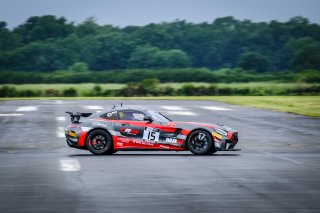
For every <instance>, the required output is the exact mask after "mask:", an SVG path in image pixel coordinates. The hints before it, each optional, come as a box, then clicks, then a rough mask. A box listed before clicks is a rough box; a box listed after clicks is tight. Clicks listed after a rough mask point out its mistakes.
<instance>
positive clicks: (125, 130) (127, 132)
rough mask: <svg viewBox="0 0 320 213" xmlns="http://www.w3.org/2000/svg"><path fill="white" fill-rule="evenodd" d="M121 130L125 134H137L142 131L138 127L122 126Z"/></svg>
mask: <svg viewBox="0 0 320 213" xmlns="http://www.w3.org/2000/svg"><path fill="white" fill-rule="evenodd" d="M120 132H121V133H122V134H124V135H137V134H139V132H140V131H139V130H137V129H129V128H120Z"/></svg>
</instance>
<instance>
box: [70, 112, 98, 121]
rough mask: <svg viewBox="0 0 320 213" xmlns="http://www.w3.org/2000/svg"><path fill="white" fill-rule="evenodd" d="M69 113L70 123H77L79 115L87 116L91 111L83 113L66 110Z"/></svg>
mask: <svg viewBox="0 0 320 213" xmlns="http://www.w3.org/2000/svg"><path fill="white" fill-rule="evenodd" d="M66 113H67V114H69V115H70V118H71V123H79V120H80V118H81V117H89V116H90V115H92V113H84V112H66Z"/></svg>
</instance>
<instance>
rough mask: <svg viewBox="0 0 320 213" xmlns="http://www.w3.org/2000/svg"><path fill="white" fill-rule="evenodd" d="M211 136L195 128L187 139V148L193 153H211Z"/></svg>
mask: <svg viewBox="0 0 320 213" xmlns="http://www.w3.org/2000/svg"><path fill="white" fill-rule="evenodd" d="M212 143H213V142H212V137H211V136H210V134H209V133H208V132H207V131H205V130H196V131H194V132H192V133H191V135H190V136H189V139H188V142H187V144H188V148H189V150H190V151H191V152H192V153H193V154H195V155H207V154H210V153H212V151H213V150H212V146H213V144H212Z"/></svg>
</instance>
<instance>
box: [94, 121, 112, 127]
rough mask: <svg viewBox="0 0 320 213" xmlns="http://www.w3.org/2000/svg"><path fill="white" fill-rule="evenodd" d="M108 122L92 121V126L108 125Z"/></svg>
mask: <svg viewBox="0 0 320 213" xmlns="http://www.w3.org/2000/svg"><path fill="white" fill-rule="evenodd" d="M110 124H111V123H110V122H97V121H94V122H92V125H93V126H103V127H108V126H109V125H110Z"/></svg>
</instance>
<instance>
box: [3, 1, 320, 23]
mask: <svg viewBox="0 0 320 213" xmlns="http://www.w3.org/2000/svg"><path fill="white" fill-rule="evenodd" d="M1 1H2V7H1V8H0V21H5V22H6V23H7V27H8V28H9V29H13V28H15V27H17V26H19V25H21V24H23V23H25V21H26V20H27V19H28V18H29V17H32V16H43V15H54V16H56V17H64V18H66V19H67V20H68V21H69V22H72V23H74V24H75V25H77V24H79V23H82V22H83V21H84V20H86V19H87V18H89V17H94V19H95V20H96V23H97V24H99V25H112V26H116V27H120V28H123V27H126V26H145V25H148V24H152V23H155V24H159V23H163V22H174V21H175V20H184V21H186V22H189V23H195V24H198V23H205V22H207V23H211V22H212V21H214V20H215V19H216V18H221V17H227V16H232V17H234V18H235V19H237V20H240V21H243V20H250V21H252V22H254V23H257V22H270V21H272V20H275V21H278V22H286V21H288V20H290V18H293V17H296V16H302V17H304V18H307V19H308V20H309V22H310V23H317V24H319V23H320V15H319V14H318V11H317V8H320V1H317V0H308V1H303V0H282V1H280V2H279V1H277V0H269V1H257V0H242V1H233V0H224V1H219V0H200V1H196V0H188V1H183V0H163V1H161V2H159V1H151V0H136V1H128V0H108V1H102V0H94V1H77V0H68V1H67V2H64V1H62V0H56V1H43V0H28V1H23V2H20V1H19V0H10V1H9V0H1ZM17 5H19V7H17ZM182 5H183V6H182ZM288 5H290V6H288ZM20 8H23V9H20Z"/></svg>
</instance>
